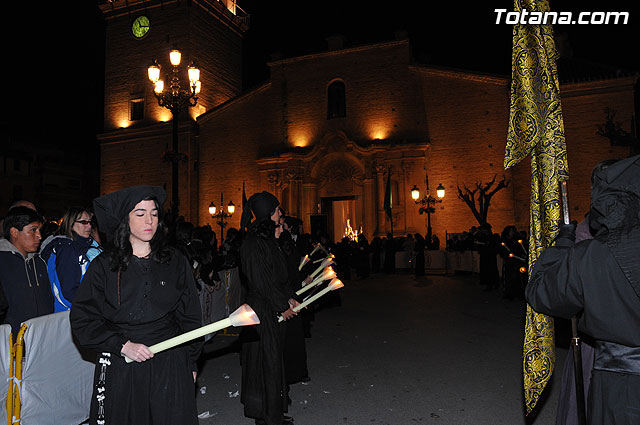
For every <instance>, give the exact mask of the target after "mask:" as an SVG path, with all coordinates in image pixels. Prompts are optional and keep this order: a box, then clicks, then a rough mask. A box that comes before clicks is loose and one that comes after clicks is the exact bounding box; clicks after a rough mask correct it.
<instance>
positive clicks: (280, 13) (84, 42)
mask: <svg viewBox="0 0 640 425" xmlns="http://www.w3.org/2000/svg"><path fill="white" fill-rule="evenodd" d="M12 3H13V2H12ZM44 3H45V4H44V5H40V4H38V7H37V8H36V7H35V3H34V6H32V7H29V3H28V2H22V3H21V4H18V5H11V6H8V7H9V9H7V7H5V10H4V12H5V13H3V15H4V16H5V21H6V22H5V25H3V26H2V30H1V31H2V36H3V37H2V39H3V40H4V41H5V51H4V53H5V55H3V57H4V59H3V66H2V71H1V72H2V81H3V86H4V88H5V97H4V100H5V102H6V104H5V105H4V110H5V113H4V114H3V115H2V118H1V120H2V121H8V122H10V123H12V124H30V127H29V129H30V130H33V129H35V131H36V132H38V131H42V130H39V129H44V128H51V127H52V129H49V130H47V131H46V134H48V135H49V136H50V135H51V134H54V135H55V134H59V135H61V134H65V136H64V137H62V136H58V137H55V141H56V143H58V144H60V145H61V146H63V145H65V144H67V143H68V144H70V145H76V144H77V143H78V141H81V142H82V143H92V141H94V140H95V133H97V132H100V131H101V121H102V120H101V113H102V112H101V103H102V97H101V94H100V92H101V89H102V79H101V73H102V63H101V60H102V52H103V49H102V40H103V37H102V36H103V31H102V25H101V23H100V13H99V11H98V10H97V8H96V6H95V3H92V2H66V4H64V3H65V2H44ZM556 3H557V4H558V5H559V6H554V4H556ZM566 3H571V5H568V4H566ZM631 3H635V2H629V1H620V0H610V1H607V2H601V1H600V2H595V1H590V0H589V1H581V2H562V4H561V3H560V2H553V1H552V2H551V8H552V10H555V11H573V12H576V13H577V12H579V11H607V10H609V11H629V12H630V14H631V15H630V23H629V24H628V25H563V26H556V32H559V31H562V32H568V33H569V40H570V42H571V45H572V47H573V51H574V56H576V57H582V58H585V59H590V60H593V61H597V62H600V63H604V64H609V65H612V66H616V67H623V68H632V69H636V70H638V69H640V54H639V53H638V40H640V26H638V25H637V24H636V22H638V20H640V8H639V7H638V6H637V5H633V6H632V5H631ZM78 4H80V6H78ZM239 5H240V7H242V8H243V9H244V10H246V11H247V12H248V13H250V14H251V28H250V30H249V32H248V33H247V35H246V39H245V52H244V68H245V73H244V75H243V79H244V82H245V88H250V87H253V86H255V85H256V84H259V83H261V82H263V81H265V80H266V79H268V71H267V67H266V62H267V61H268V60H269V58H270V55H271V54H272V53H275V52H279V53H280V54H281V55H282V56H283V57H292V56H297V55H303V54H308V53H313V52H318V51H323V50H326V41H325V38H326V37H327V36H330V35H334V34H342V35H344V36H345V37H346V46H354V45H360V44H366V43H373V42H379V41H388V40H393V39H394V32H395V31H396V30H404V31H407V32H408V34H409V38H410V41H411V44H412V49H413V53H414V57H415V60H416V61H417V62H418V63H423V64H431V65H438V66H444V67H452V68H461V69H468V70H473V71H478V72H486V73H490V74H498V75H505V76H508V75H510V72H511V71H510V67H511V33H512V26H511V25H508V24H505V23H501V24H498V25H496V23H495V21H496V13H495V12H494V9H496V8H504V9H507V10H512V9H513V2H512V1H504V0H497V1H495V2H492V3H486V2H455V1H446V0H445V1H442V2H425V1H414V2H406V3H401V2H389V3H388V5H385V6H384V7H380V4H379V3H376V2H371V1H362V0H343V1H335V0H322V1H317V0H312V1H295V2H294V1H278V2H270V1H266V0H239ZM421 6H422V7H423V8H425V9H424V10H420V7H421ZM10 17H13V18H14V19H10ZM9 21H15V22H17V23H18V26H12V25H8V23H9ZM7 104H8V106H7ZM34 120H35V121H37V122H41V123H43V125H42V126H40V127H39V126H33V122H34Z"/></svg>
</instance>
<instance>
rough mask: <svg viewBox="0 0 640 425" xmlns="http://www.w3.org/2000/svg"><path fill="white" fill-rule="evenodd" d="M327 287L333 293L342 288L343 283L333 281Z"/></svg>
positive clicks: (336, 280)
mask: <svg viewBox="0 0 640 425" xmlns="http://www.w3.org/2000/svg"><path fill="white" fill-rule="evenodd" d="M328 286H329V288H331V290H332V291H335V290H336V289H340V288H342V287H343V286H344V283H342V281H341V280H340V279H333V280H332V281H331V283H329V285H328Z"/></svg>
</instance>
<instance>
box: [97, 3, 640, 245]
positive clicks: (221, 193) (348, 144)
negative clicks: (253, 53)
mask: <svg viewBox="0 0 640 425" xmlns="http://www.w3.org/2000/svg"><path fill="white" fill-rule="evenodd" d="M169 3H170V2H169ZM200 3H209V2H193V5H192V6H190V8H191V9H197V11H196V12H194V11H193V10H189V11H187V12H188V13H189V14H191V15H195V14H198V16H200V15H199V14H200V12H201V10H203V9H204V8H203V7H200ZM211 3H217V2H215V1H212V2H211ZM129 5H131V2H129ZM181 7H185V6H184V5H182V4H178V5H176V6H175V9H174V10H171V13H184V11H182V10H180V8H181ZM166 9H169V7H168V6H165V10H162V11H160V10H158V11H156V12H154V14H156V15H160V14H161V13H167V12H168V10H166ZM221 12H222V14H221V16H222V17H224V14H227V12H226V11H224V10H221ZM135 14H136V13H135V11H134V13H133V15H135ZM202 16H207V18H208V19H212V17H213V18H216V16H214V15H213V14H212V13H211V11H209V12H207V14H205V15H202ZM108 19H109V18H108ZM110 19H111V20H113V21H114V22H118V19H119V18H117V17H115V16H114V17H112V18H110ZM233 19H235V18H233V17H231V20H230V21H229V22H227V21H225V20H224V19H222V18H220V17H217V18H216V19H215V22H217V25H218V26H219V27H220V28H223V29H221V30H220V31H222V33H224V34H226V35H225V37H226V39H227V42H226V43H225V49H229V50H230V49H231V48H232V47H233V46H235V47H236V48H239V45H240V43H239V41H238V40H240V39H241V37H242V31H243V27H242V23H241V22H240V23H233ZM122 22H125V23H126V22H127V20H126V19H122ZM230 22H231V23H230ZM123 25H124V24H123ZM234 25H235V26H234ZM149 37H150V36H149ZM215 38H217V39H218V42H220V41H219V39H220V37H219V34H217V35H216V36H215V37H213V36H212V37H211V39H212V40H213V39H215ZM107 40H108V42H109V41H111V42H112V43H116V44H117V43H119V42H118V41H117V40H113V39H111V40H110V39H109V36H108V37H107ZM147 41H149V42H150V43H151V41H150V40H147ZM122 42H126V43H129V45H130V46H131V47H130V49H128V51H132V52H134V51H136V50H137V49H138V48H140V49H142V50H145V49H144V47H143V46H144V45H143V44H140V43H141V41H140V40H120V43H122ZM142 43H144V40H142ZM153 43H155V44H153V46H154V49H155V51H157V52H158V54H159V53H160V52H161V51H162V48H166V47H167V46H166V44H167V43H166V42H165V41H164V40H162V41H160V40H156V41H154V42H153ZM218 49H219V48H218ZM219 50H220V49H219ZM146 51H147V52H148V49H147V50H146ZM200 52H204V51H203V50H202V48H200ZM200 52H198V51H197V49H196V48H195V43H194V47H193V48H192V49H191V50H190V51H189V52H188V55H190V56H194V55H195V54H196V53H200ZM132 54H133V53H132ZM202 54H203V55H204V53H202ZM221 54H226V52H224V51H221ZM239 55H240V52H239V51H236V52H229V57H228V58H227V59H220V57H219V56H216V60H215V66H218V67H220V66H222V68H223V73H224V74H225V75H226V74H229V76H225V78H223V79H222V82H223V83H226V84H222V86H221V85H220V81H217V80H220V78H219V76H218V77H215V76H214V74H215V75H219V74H220V72H218V73H215V72H214V73H212V75H211V77H210V78H209V81H208V82H207V81H206V76H205V80H203V89H202V92H203V93H205V92H206V91H207V90H211V92H210V94H209V95H207V96H208V97H205V95H204V94H203V100H202V103H200V106H199V108H200V109H197V110H191V111H190V112H191V114H190V117H186V119H182V120H181V122H182V125H181V127H180V133H179V137H180V141H179V149H180V150H181V152H183V153H184V154H185V155H184V157H183V160H182V161H181V162H180V164H179V170H180V171H179V179H178V181H179V193H180V214H181V215H184V217H185V219H186V220H189V221H191V222H193V223H194V224H195V225H204V224H207V223H208V224H211V225H212V228H213V229H214V230H216V229H217V224H216V220H214V219H212V217H211V215H210V214H209V211H208V206H209V205H210V203H211V202H214V203H215V204H216V205H217V206H219V200H220V199H221V198H223V199H224V203H225V204H226V202H228V201H233V203H234V204H235V205H236V206H237V208H236V214H234V215H233V216H232V217H230V218H229V219H228V225H229V226H231V227H238V226H239V220H240V211H241V202H242V201H241V200H242V193H243V189H244V191H245V192H246V195H247V196H250V195H251V194H252V193H255V192H257V191H262V190H267V191H269V192H272V193H273V194H274V195H275V196H276V197H278V199H279V200H280V201H281V204H282V206H283V207H284V209H285V210H286V213H287V214H288V215H293V216H296V217H299V218H300V219H302V220H303V222H304V223H305V224H304V228H305V231H307V232H310V231H312V230H313V229H321V230H322V231H324V232H327V233H328V235H329V237H330V238H331V239H334V240H336V239H338V238H340V237H341V236H342V235H343V234H344V232H345V229H346V228H347V226H350V227H352V228H353V229H355V230H356V231H359V230H361V231H362V232H363V233H364V234H365V235H366V236H367V237H368V238H369V239H371V238H372V237H373V236H383V235H385V234H387V233H389V232H391V231H393V233H394V235H404V234H407V233H415V232H419V233H422V234H425V233H426V229H427V219H428V217H427V215H426V214H419V212H418V208H419V206H418V205H417V204H416V203H415V202H414V200H413V199H412V198H411V189H412V188H413V187H414V186H417V187H418V188H419V189H420V191H421V194H420V196H421V197H422V196H423V195H424V194H425V189H426V187H425V186H426V183H427V181H428V184H429V189H430V193H431V194H432V195H434V196H435V189H436V186H440V185H441V186H442V187H444V188H445V196H444V198H442V200H441V201H442V202H439V203H437V204H436V205H435V212H434V213H432V214H431V215H430V217H429V218H430V223H431V226H432V228H433V233H434V234H437V235H438V236H439V238H440V239H441V240H444V238H445V237H446V234H448V233H459V232H462V231H465V230H468V229H469V228H470V227H471V226H474V225H478V223H477V222H476V220H475V218H474V216H473V214H472V213H471V211H470V210H469V208H468V207H467V205H466V204H465V203H464V202H463V201H462V200H461V199H459V198H458V196H457V192H458V188H464V187H465V186H466V187H469V188H474V187H475V185H476V183H486V182H489V181H490V180H492V179H493V178H494V177H496V178H497V180H501V179H502V178H503V177H504V178H505V179H506V181H508V182H509V185H508V186H507V188H505V189H503V190H500V191H499V192H497V193H496V195H495V196H494V198H493V199H492V201H491V208H490V210H489V215H488V222H489V223H491V224H492V226H493V230H494V232H498V233H499V232H500V231H501V230H502V228H503V227H505V226H507V225H516V226H517V228H518V229H519V230H527V229H528V219H529V217H528V210H529V187H530V181H529V179H530V177H529V169H528V165H527V164H525V163H523V164H521V165H519V166H518V167H515V168H514V169H511V170H506V171H505V170H504V168H503V159H504V148H505V143H506V135H507V126H508V117H509V90H510V81H509V77H502V76H492V75H483V74H478V73H473V72H468V71H465V70H455V69H446V68H440V67H433V66H425V65H420V64H415V63H414V62H413V61H412V55H411V48H410V42H409V40H408V39H406V38H399V39H396V40H391V41H388V42H384V43H379V44H372V45H364V46H344V45H342V44H341V42H340V39H339V38H336V39H332V40H330V41H329V49H328V50H327V51H325V52H321V53H314V54H310V55H306V56H301V57H295V58H281V59H276V60H273V61H272V62H270V63H269V64H268V66H269V69H270V78H269V80H268V81H266V82H264V84H262V85H260V86H259V87H256V88H253V89H251V90H248V91H244V92H242V91H241V90H240V88H239V87H240V86H239V84H238V81H239V79H240V72H239V69H238V68H237V67H238V66H239V65H238V64H237V60H238V58H239ZM134 56H135V55H134ZM210 56H211V55H208V56H207V55H204V58H205V59H206V58H209V59H212V58H213V56H211V57H210ZM122 60H124V59H123V58H121V57H115V56H114V57H111V58H110V59H109V58H108V60H107V69H113V70H114V71H113V72H114V78H115V77H116V74H119V73H121V72H124V68H123V67H122V66H118V63H119V62H120V61H122ZM109 61H111V64H112V66H111V67H109ZM198 61H199V63H200V66H201V67H202V68H203V69H209V70H211V69H212V68H213V67H212V66H210V65H209V64H204V63H203V60H202V59H198ZM140 68H141V70H142V71H144V70H145V68H144V67H143V66H142V65H140ZM137 71H140V70H137ZM234 72H237V75H236V76H235V78H234V77H233V76H232V75H231V74H233V73H234ZM138 74H139V72H136V73H133V74H132V75H130V76H129V81H130V82H131V83H130V84H131V86H132V87H134V89H131V88H129V89H128V90H124V91H123V92H122V93H121V96H120V99H119V100H118V99H116V97H117V96H115V94H111V95H110V94H109V93H110V91H113V90H116V87H117V86H118V85H117V84H114V83H112V84H110V83H109V79H107V84H106V87H105V99H106V101H105V102H106V103H105V106H106V108H105V111H106V112H105V129H106V131H105V133H104V134H102V135H100V139H101V192H110V191H112V190H117V189H119V188H121V187H124V186H127V185H130V184H133V183H135V184H141V183H144V184H159V185H164V186H165V187H166V188H167V191H168V193H170V189H171V188H170V186H171V176H170V174H171V166H170V164H168V163H167V162H163V161H162V159H161V158H162V155H163V153H164V152H166V150H167V149H168V148H169V146H171V131H170V128H171V127H170V123H168V122H167V123H162V122H159V120H158V118H157V116H158V114H160V113H161V112H160V111H161V108H159V107H156V106H155V105H153V94H152V93H151V89H150V87H148V82H147V83H145V81H144V78H145V77H144V76H141V75H138ZM636 78H637V77H636V76H635V75H623V76H606V77H602V78H598V79H593V80H589V81H571V80H564V81H563V83H562V85H561V89H560V92H561V95H562V107H563V115H564V123H565V133H566V137H567V150H568V160H569V171H570V175H571V181H570V184H569V190H570V202H571V203H570V205H571V213H572V219H577V220H579V219H580V218H581V217H582V215H583V214H584V213H585V212H586V211H587V209H588V205H589V190H590V189H589V176H590V173H591V169H592V168H593V166H594V165H595V164H596V163H597V162H598V161H600V160H602V159H607V158H623V157H626V156H628V155H629V147H628V146H615V145H612V143H611V142H610V140H608V139H607V138H605V137H603V136H600V135H598V134H597V130H598V126H600V125H602V124H603V123H604V122H605V120H606V112H605V111H606V110H607V108H608V110H609V111H612V110H613V111H615V112H616V117H617V121H619V124H620V126H621V127H622V128H624V129H626V130H627V131H630V128H631V126H632V117H633V114H634V98H633V87H634V84H635V81H636ZM144 84H147V86H146V87H145V86H144ZM135 93H137V95H138V96H139V98H143V99H145V101H146V102H145V108H148V110H149V112H148V113H145V119H144V120H141V121H140V122H137V123H130V124H131V125H128V126H126V127H125V126H118V124H115V123H116V120H115V118H114V117H113V116H112V115H114V114H115V111H117V110H119V108H122V107H123V105H125V104H126V103H128V102H130V98H131V96H132V95H133V94H135ZM212 93H217V95H212ZM110 99H113V100H112V101H110ZM118 105H120V106H118ZM147 105H148V106H147ZM192 109H195V108H192ZM108 123H111V124H109V125H107V124H108ZM120 127H122V128H120ZM165 157H166V155H165ZM525 162H526V161H525ZM387 181H389V182H390V188H391V194H392V200H393V203H392V205H393V208H392V217H393V222H392V221H391V220H389V218H388V216H387V214H386V213H385V209H384V198H385V189H386V187H387ZM392 226H393V228H392Z"/></svg>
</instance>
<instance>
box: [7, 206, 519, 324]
mask: <svg viewBox="0 0 640 425" xmlns="http://www.w3.org/2000/svg"><path fill="white" fill-rule="evenodd" d="M24 208H29V209H30V210H32V211H33V212H34V213H35V215H34V217H36V218H34V220H35V221H36V222H37V223H38V231H39V234H40V235H39V243H38V247H37V249H36V251H35V252H31V253H26V252H25V253H24V254H25V255H23V259H24V261H27V257H30V258H36V257H37V258H39V261H40V262H42V263H43V264H44V265H45V266H46V270H47V277H48V282H47V285H51V288H52V293H53V298H54V307H53V311H55V312H57V311H63V310H65V309H68V308H69V306H70V305H71V300H72V299H73V296H74V293H75V291H76V290H77V288H78V285H79V284H80V281H81V279H82V276H83V275H84V273H85V272H86V269H87V267H88V265H89V264H90V262H91V261H92V259H93V258H95V256H96V255H98V254H99V253H100V252H101V250H102V249H101V240H102V239H103V238H104V235H102V237H101V232H100V229H99V228H98V224H97V221H96V219H95V216H94V214H93V212H92V211H91V208H85V207H71V208H69V209H68V210H67V212H66V213H65V214H64V216H63V217H62V218H61V219H60V220H59V221H54V220H51V219H46V218H45V217H43V216H41V215H40V214H38V212H37V209H36V207H35V205H34V204H33V203H31V202H28V201H20V202H17V203H15V204H14V205H12V207H11V208H10V210H9V212H8V214H7V217H5V218H4V219H3V221H6V220H7V218H8V219H9V220H11V219H10V217H11V216H12V215H13V213H15V212H16V211H18V212H20V211H22V210H23V209H24ZM12 211H13V213H12ZM289 219H290V220H297V222H296V225H295V226H290V227H289V228H290V229H291V230H292V231H291V232H290V233H294V235H295V238H296V240H297V246H298V247H300V248H299V249H301V251H302V253H303V254H304V253H306V252H310V251H311V250H312V249H313V246H314V245H315V244H316V243H320V244H321V245H322V246H323V247H325V248H326V249H327V251H328V252H331V253H333V254H334V255H335V257H336V259H335V264H334V270H335V271H336V274H337V275H338V277H339V278H340V279H342V280H351V279H366V278H368V277H369V276H370V275H371V274H376V273H388V274H391V273H396V271H397V267H396V264H395V256H396V255H395V254H396V253H398V252H406V253H407V255H408V258H409V262H410V265H411V270H410V272H413V273H415V275H416V276H422V275H424V274H425V269H424V253H425V252H426V251H430V250H440V249H441V244H440V239H439V238H438V236H437V235H435V234H430V233H427V234H425V235H422V234H420V233H413V234H412V233H408V234H406V235H400V236H398V235H395V236H392V235H391V234H390V233H387V235H386V236H382V237H380V236H376V237H374V238H373V239H372V240H371V241H369V240H368V239H367V237H366V236H365V235H364V234H359V235H357V237H355V238H350V237H343V238H342V239H341V240H340V241H337V242H334V241H332V240H331V239H330V238H329V236H328V235H327V234H325V233H321V232H316V233H315V234H311V233H308V232H303V230H302V229H303V228H304V226H303V223H302V222H301V221H300V220H299V219H297V218H294V217H289ZM165 221H166V223H165V224H166V229H167V239H168V241H169V243H170V244H171V245H172V246H174V247H175V248H176V249H178V250H179V251H180V252H182V253H183V254H184V255H185V256H186V257H187V259H188V260H189V262H190V264H192V265H193V273H194V276H195V279H196V284H197V286H198V289H199V290H202V288H203V287H204V285H207V286H208V288H209V289H218V288H219V287H220V282H221V281H220V272H221V271H224V270H227V269H232V268H236V267H238V268H239V267H240V247H241V245H242V240H243V232H242V231H241V230H240V229H237V228H233V227H232V228H229V229H228V230H227V232H226V234H225V237H224V239H223V240H222V241H219V240H218V237H217V234H216V232H215V231H214V230H213V229H212V228H211V226H210V225H208V224H205V225H203V226H195V225H194V224H193V223H190V222H189V221H186V220H185V219H184V218H183V217H178V218H177V219H175V218H172V215H171V214H166V215H165ZM298 222H299V223H298ZM0 228H2V230H3V234H5V235H4V238H5V239H6V235H7V234H8V233H9V228H6V226H0ZM444 249H446V250H447V251H450V252H456V251H476V252H478V254H479V256H480V273H479V281H480V284H481V285H483V286H484V287H485V290H487V291H490V290H494V289H497V288H498V287H499V286H500V285H502V288H501V290H502V292H503V295H504V297H505V298H509V299H513V298H520V299H522V296H523V291H524V286H525V285H526V276H527V275H526V273H523V272H522V270H523V269H522V268H523V267H525V268H526V267H527V253H528V237H527V232H525V231H518V230H517V229H516V227H515V226H513V225H510V226H506V227H505V228H504V229H503V230H502V232H501V233H495V232H493V231H492V228H491V225H490V224H485V225H479V226H472V227H471V228H469V230H467V231H464V232H462V233H455V234H447V237H446V242H445V246H444ZM0 252H1V251H0ZM498 257H499V258H501V259H502V264H501V268H500V270H499V265H498ZM1 258H2V256H1V255H0V259H1ZM29 261H33V260H29ZM22 269H25V268H24V267H23V268H22ZM25 270H28V269H25ZM25 278H28V273H27V275H26V276H25ZM327 298H328V301H326V302H325V304H327V303H329V304H334V305H335V304H339V296H338V295H337V294H336V296H332V297H327ZM9 301H13V302H19V303H24V302H26V301H27V300H26V298H24V296H22V297H18V298H15V299H14V298H12V297H11V296H9V297H7V294H4V293H3V294H0V313H4V315H6V311H7V308H8V307H7V306H6V304H7V303H8V302H9ZM53 311H52V312H53ZM40 312H41V313H46V312H48V310H42V311H40ZM30 314H31V313H29V314H27V315H30ZM25 318H26V316H25ZM307 334H308V330H307Z"/></svg>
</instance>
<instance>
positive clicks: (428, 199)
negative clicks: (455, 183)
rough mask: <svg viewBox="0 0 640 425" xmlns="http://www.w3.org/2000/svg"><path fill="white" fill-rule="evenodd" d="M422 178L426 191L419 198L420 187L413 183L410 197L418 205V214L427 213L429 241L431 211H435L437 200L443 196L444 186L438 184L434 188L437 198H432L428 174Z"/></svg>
mask: <svg viewBox="0 0 640 425" xmlns="http://www.w3.org/2000/svg"><path fill="white" fill-rule="evenodd" d="M424 179H425V183H426V185H427V193H426V194H425V195H424V196H423V197H422V198H420V189H418V186H416V185H413V187H412V188H411V198H412V199H413V200H414V202H415V203H416V204H419V205H420V208H419V209H418V211H419V212H420V214H423V213H427V239H428V240H429V241H430V240H431V213H435V212H436V209H435V205H436V203H438V202H442V198H444V192H445V190H444V186H442V184H439V185H438V187H437V188H436V196H437V198H434V197H433V196H431V194H429V175H428V174H425V177H424Z"/></svg>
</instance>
